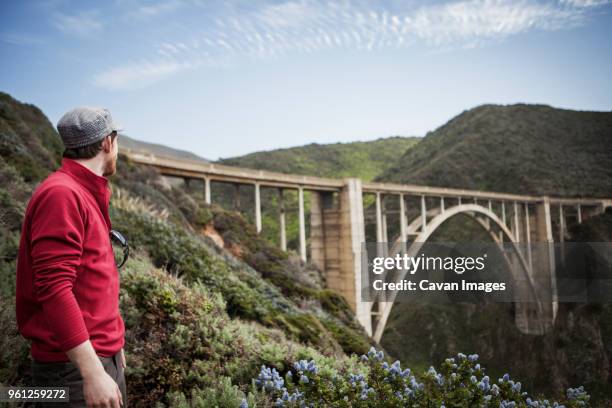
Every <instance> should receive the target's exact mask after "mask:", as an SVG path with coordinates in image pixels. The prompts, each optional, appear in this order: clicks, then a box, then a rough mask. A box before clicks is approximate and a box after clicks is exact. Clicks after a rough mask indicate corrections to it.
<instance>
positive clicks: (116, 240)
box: [110, 230, 130, 268]
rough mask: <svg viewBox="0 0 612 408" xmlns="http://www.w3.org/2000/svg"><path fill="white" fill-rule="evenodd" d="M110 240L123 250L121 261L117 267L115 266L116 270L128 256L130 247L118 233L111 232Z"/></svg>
mask: <svg viewBox="0 0 612 408" xmlns="http://www.w3.org/2000/svg"><path fill="white" fill-rule="evenodd" d="M110 239H111V242H114V243H115V244H117V245H120V246H121V248H123V260H122V261H121V263H120V264H119V265H117V268H121V267H122V266H123V264H125V262H126V261H127V259H128V257H129V256H130V246H129V244H128V241H127V239H126V238H125V237H124V236H123V234H122V233H120V232H119V231H116V230H111V231H110Z"/></svg>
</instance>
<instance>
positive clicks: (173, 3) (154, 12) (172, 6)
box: [126, 0, 182, 20]
mask: <svg viewBox="0 0 612 408" xmlns="http://www.w3.org/2000/svg"><path fill="white" fill-rule="evenodd" d="M181 5H182V2H181V1H179V0H170V1H160V2H157V3H154V4H151V3H146V4H142V5H139V6H137V7H136V8H135V9H134V10H131V11H129V12H128V13H127V14H126V17H127V18H128V19H141V20H146V19H150V18H153V17H157V16H162V15H166V14H168V13H171V12H173V11H175V10H176V9H178V8H179V7H180V6H181Z"/></svg>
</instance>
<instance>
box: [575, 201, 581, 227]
mask: <svg viewBox="0 0 612 408" xmlns="http://www.w3.org/2000/svg"><path fill="white" fill-rule="evenodd" d="M576 219H577V221H578V224H582V206H581V205H580V204H578V205H576Z"/></svg>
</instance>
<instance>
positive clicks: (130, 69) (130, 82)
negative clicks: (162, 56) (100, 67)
mask: <svg viewBox="0 0 612 408" xmlns="http://www.w3.org/2000/svg"><path fill="white" fill-rule="evenodd" d="M197 65H198V63H196V62H177V61H172V60H159V61H155V62H148V61H144V62H139V63H134V64H130V65H125V66H122V67H118V68H112V69H110V70H107V71H104V72H100V73H98V74H96V75H95V77H94V80H93V83H94V85H96V86H99V87H101V88H106V89H109V90H123V89H138V88H144V87H146V86H149V85H152V84H154V83H156V82H159V81H161V80H163V79H165V78H167V77H169V76H172V75H175V74H177V73H179V72H182V71H186V70H189V69H192V68H195V67H196V66H197Z"/></svg>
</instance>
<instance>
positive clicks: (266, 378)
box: [255, 347, 590, 408]
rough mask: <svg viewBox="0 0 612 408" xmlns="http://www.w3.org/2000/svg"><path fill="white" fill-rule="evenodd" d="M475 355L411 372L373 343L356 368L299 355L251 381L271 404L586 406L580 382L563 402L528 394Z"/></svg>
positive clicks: (308, 405) (586, 395)
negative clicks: (333, 367) (496, 374)
mask: <svg viewBox="0 0 612 408" xmlns="http://www.w3.org/2000/svg"><path fill="white" fill-rule="evenodd" d="M477 360H478V355H477V354H472V355H469V356H466V355H465V354H462V353H459V354H458V355H457V356H456V357H454V358H447V359H446V360H445V361H444V362H443V363H442V364H441V365H440V367H439V369H438V370H436V369H435V368H434V367H430V368H429V370H428V371H427V372H426V373H424V374H422V375H421V376H419V377H417V376H416V375H415V374H414V373H413V372H412V371H411V370H410V369H409V368H407V369H402V367H401V365H400V362H399V361H396V362H394V363H393V364H389V363H388V362H387V361H385V359H384V355H383V352H382V351H377V350H376V349H374V348H373V347H372V348H371V349H370V351H368V353H367V354H363V355H361V357H360V362H361V364H360V365H359V367H358V369H357V370H355V371H353V370H351V369H348V368H346V369H344V370H341V371H335V370H329V369H325V368H319V366H318V365H317V364H316V362H315V361H314V360H310V361H307V360H300V361H297V362H295V363H294V364H293V366H292V367H291V369H289V370H287V372H286V373H285V375H284V376H281V374H280V373H279V372H278V371H277V370H276V369H274V368H270V367H266V366H262V367H261V370H260V372H259V375H258V376H257V378H256V379H255V383H256V384H257V386H258V387H259V388H260V389H261V390H262V391H264V392H267V393H268V394H269V395H271V396H272V397H273V398H276V402H275V406H277V407H364V408H365V407H381V408H382V407H384V408H387V407H457V408H459V407H503V408H510V407H512V408H523V407H559V408H561V407H567V408H574V407H588V406H589V399H590V397H589V395H588V394H587V393H586V392H585V391H584V388H583V387H579V388H570V389H568V390H567V395H566V396H565V399H564V401H563V403H564V405H560V404H559V403H557V402H552V403H551V402H549V401H548V400H541V399H536V398H532V397H530V396H529V394H528V393H527V392H525V391H523V390H522V389H521V383H520V382H515V381H514V380H512V379H510V376H509V375H508V374H505V375H504V376H503V377H502V378H499V379H498V380H497V381H494V380H492V379H491V378H489V376H488V375H486V373H485V369H484V367H482V366H481V365H480V364H478V362H477Z"/></svg>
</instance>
